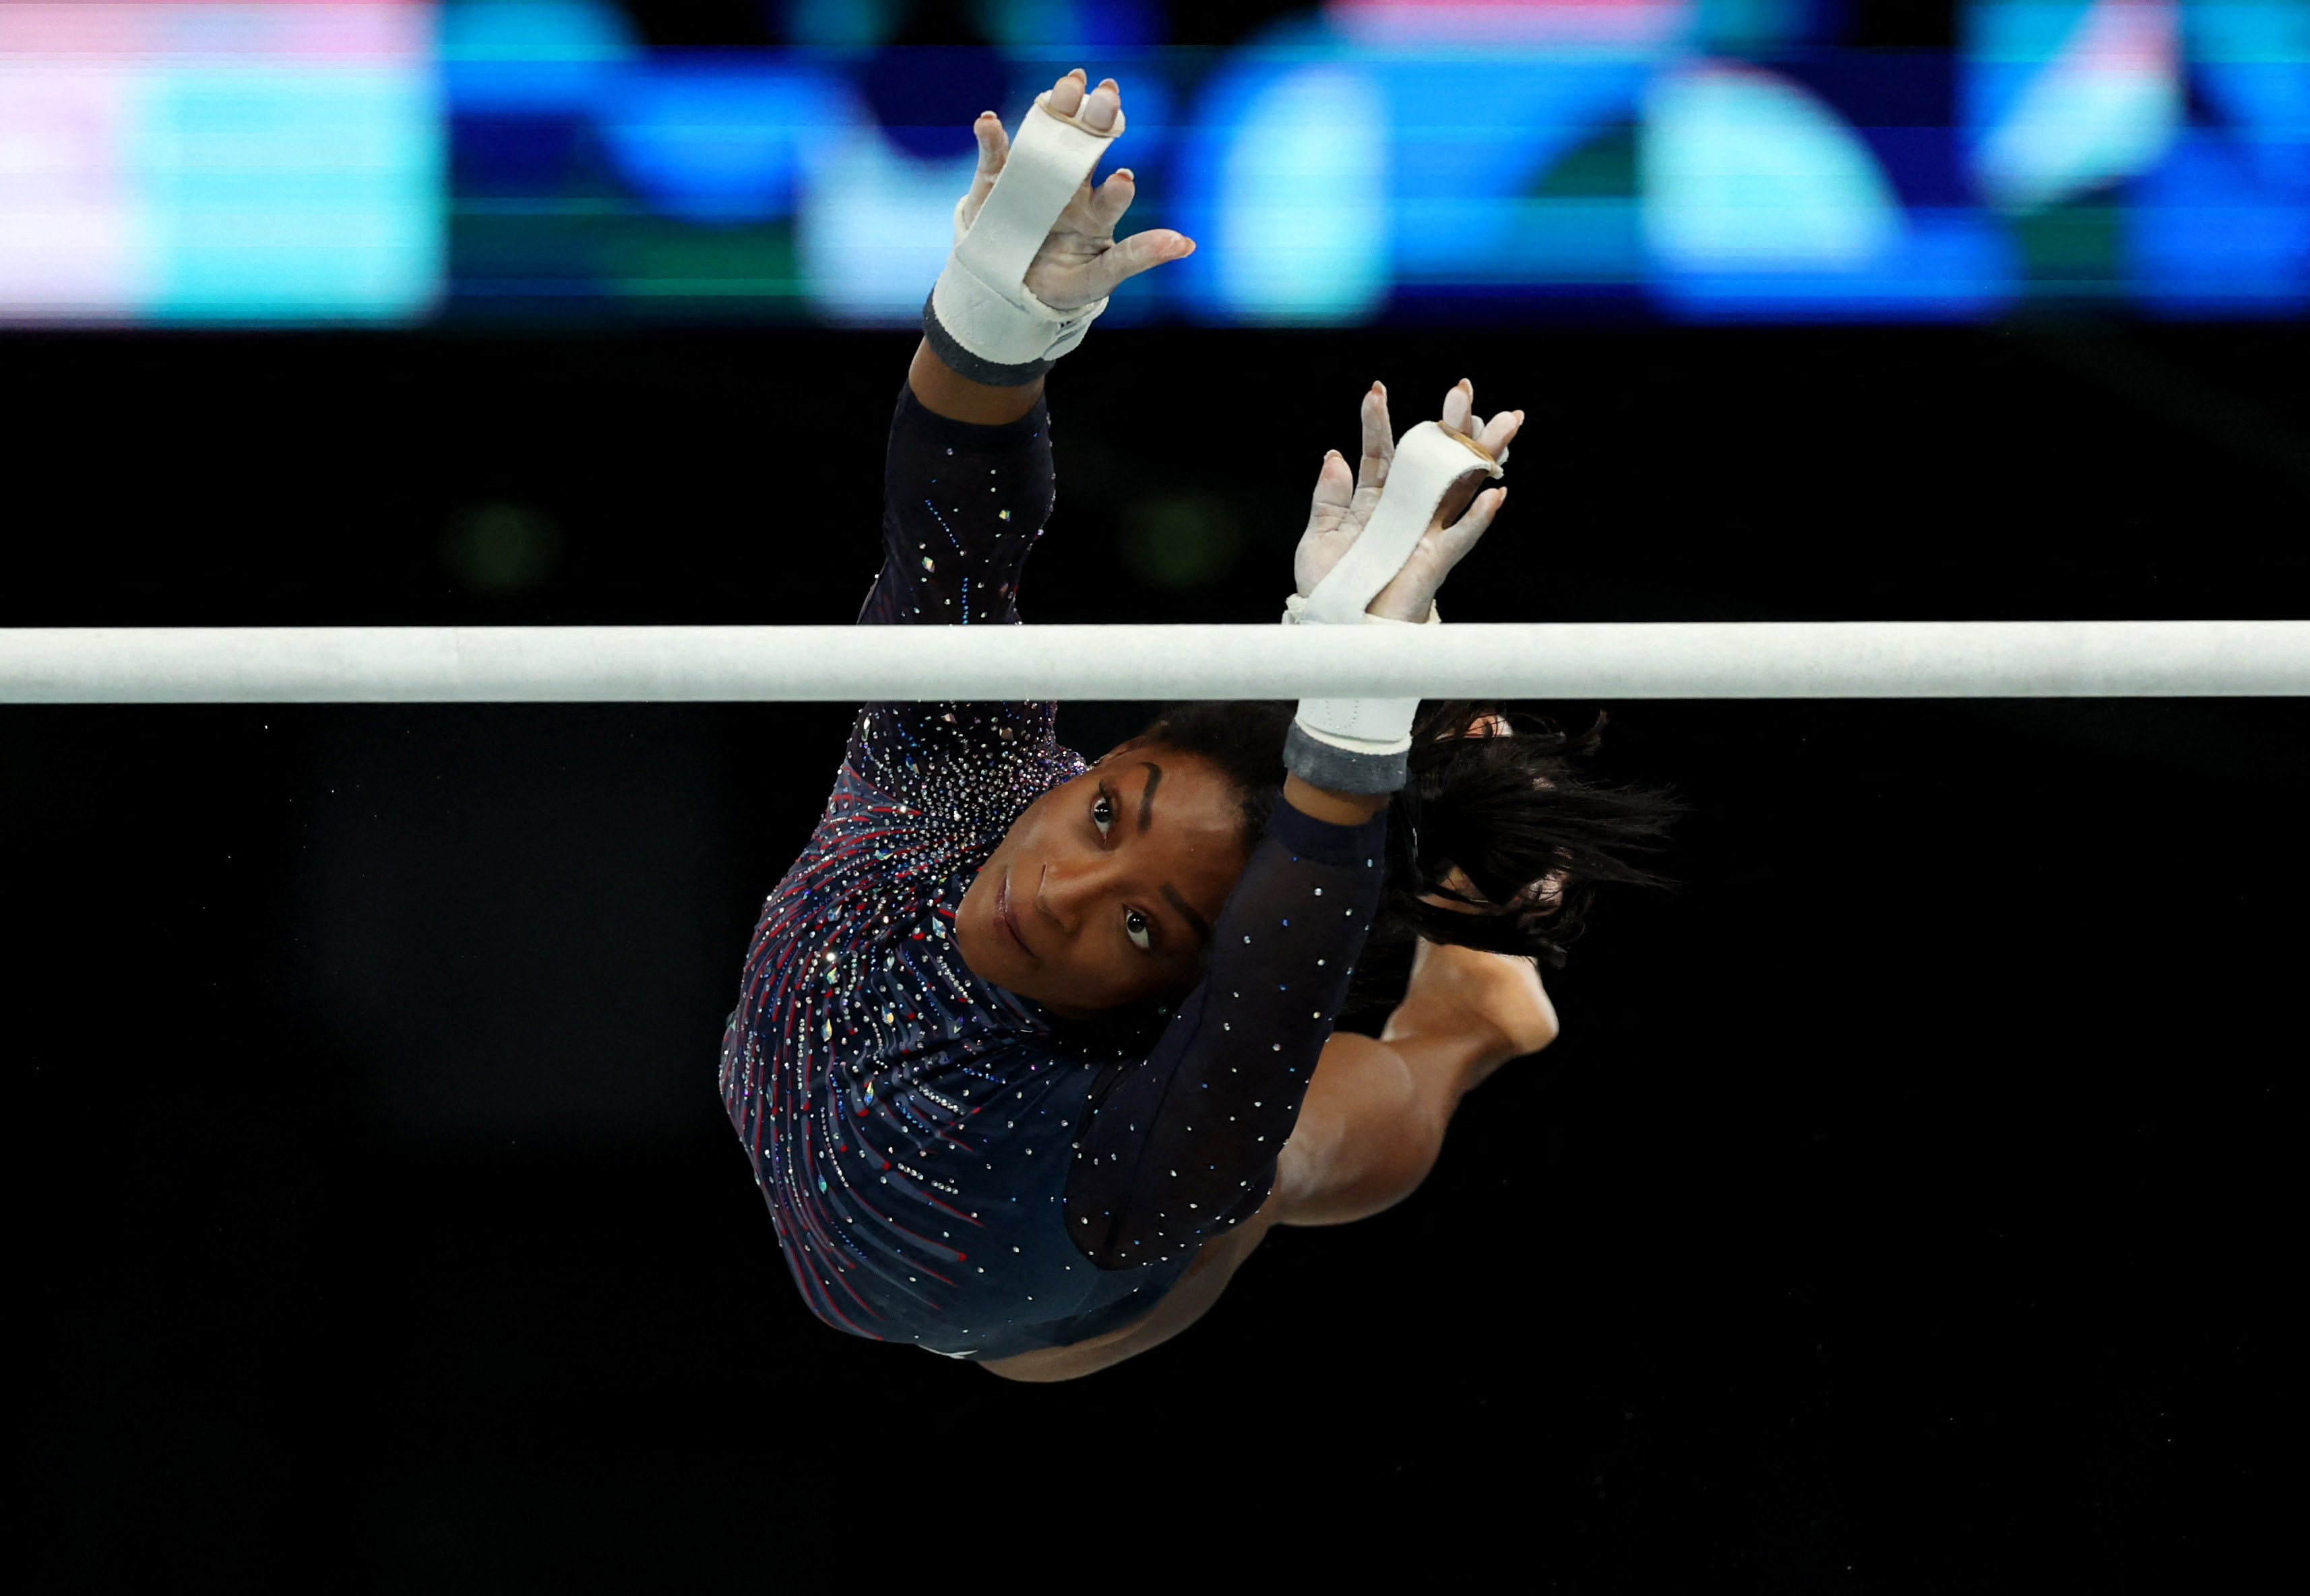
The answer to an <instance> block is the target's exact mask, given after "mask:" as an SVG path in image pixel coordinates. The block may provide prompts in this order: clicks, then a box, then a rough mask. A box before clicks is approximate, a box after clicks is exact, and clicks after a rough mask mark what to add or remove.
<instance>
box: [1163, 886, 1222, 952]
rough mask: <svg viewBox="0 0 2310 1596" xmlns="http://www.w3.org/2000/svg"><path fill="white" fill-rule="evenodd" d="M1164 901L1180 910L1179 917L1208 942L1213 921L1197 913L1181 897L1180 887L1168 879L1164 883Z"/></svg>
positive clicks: (1192, 906)
mask: <svg viewBox="0 0 2310 1596" xmlns="http://www.w3.org/2000/svg"><path fill="white" fill-rule="evenodd" d="M1163 901H1164V902H1166V903H1168V904H1169V905H1170V906H1172V907H1173V908H1175V909H1177V910H1178V911H1179V918H1180V919H1182V920H1185V922H1186V923H1187V927H1188V929H1189V930H1191V931H1193V932H1194V933H1195V935H1196V936H1197V937H1198V938H1200V939H1201V940H1202V941H1206V942H1208V941H1211V922H1210V921H1208V920H1206V919H1204V918H1203V916H1202V915H1198V914H1197V913H1195V908H1194V905H1193V904H1191V903H1189V902H1188V901H1187V900H1186V899H1185V898H1182V897H1180V896H1179V889H1177V887H1174V886H1173V885H1171V883H1170V882H1168V881H1166V882H1164V883H1163Z"/></svg>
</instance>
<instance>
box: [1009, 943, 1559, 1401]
mask: <svg viewBox="0 0 2310 1596" xmlns="http://www.w3.org/2000/svg"><path fill="white" fill-rule="evenodd" d="M1556 1034H1557V1020H1556V1010H1555V1006H1554V1005H1553V1004H1551V1003H1550V1002H1549V998H1548V993H1547V990H1546V989H1545V988H1544V987H1543V986H1542V985H1541V980H1540V975H1539V972H1538V970H1537V969H1536V968H1535V967H1533V962H1532V961H1531V960H1530V959H1528V958H1510V957H1508V956H1507V955H1503V954H1498V953H1484V952H1480V951H1478V950H1475V949H1472V948H1457V947H1438V946H1435V945H1432V944H1429V943H1426V942H1423V943H1421V944H1420V949H1419V952H1418V955H1417V957H1416V958H1414V960H1413V963H1412V973H1411V982H1410V984H1409V985H1408V987H1407V988H1406V990H1405V993H1404V997H1403V1002H1402V1003H1400V1004H1398V1005H1397V1006H1396V1009H1395V1011H1394V1013H1392V1014H1390V1015H1389V1016H1388V1020H1387V1025H1386V1027H1385V1028H1384V1029H1383V1030H1382V1031H1381V1032H1380V1034H1379V1035H1378V1036H1377V1037H1362V1036H1356V1035H1353V1034H1351V1033H1349V1032H1342V1033H1340V1034H1339V1035H1336V1036H1334V1037H1333V1038H1332V1039H1331V1040H1330V1041H1329V1042H1328V1043H1326V1044H1324V1054H1323V1057H1322V1058H1321V1059H1320V1060H1319V1061H1318V1062H1317V1063H1316V1075H1315V1079H1314V1080H1312V1081H1311V1082H1310V1083H1309V1085H1308V1089H1307V1103H1306V1106H1303V1107H1302V1108H1301V1109H1300V1111H1299V1121H1298V1125H1297V1126H1296V1127H1295V1128H1294V1129H1293V1131H1292V1132H1291V1139H1290V1141H1288V1142H1286V1143H1285V1144H1284V1147H1283V1153H1282V1157H1281V1158H1280V1159H1279V1160H1278V1166H1277V1170H1276V1180H1275V1190H1274V1191H1273V1192H1272V1193H1270V1195H1269V1197H1268V1199H1267V1201H1266V1202H1265V1203H1264V1204H1263V1205H1262V1206H1261V1208H1260V1210H1259V1212H1258V1213H1256V1214H1255V1215H1254V1216H1253V1217H1252V1218H1251V1219H1248V1220H1246V1221H1245V1222H1244V1223H1243V1224H1242V1225H1240V1226H1238V1227H1236V1228H1235V1229H1234V1230H1232V1231H1230V1232H1229V1233H1228V1234H1227V1235H1225V1236H1219V1237H1216V1238H1214V1239H1213V1240H1211V1241H1208V1242H1206V1243H1204V1244H1203V1250H1202V1251H1201V1252H1200V1253H1197V1254H1196V1256H1195V1261H1194V1263H1193V1264H1191V1265H1189V1266H1188V1269H1187V1272H1186V1273H1185V1275H1184V1276H1183V1277H1181V1279H1180V1281H1179V1283H1178V1284H1177V1286H1175V1287H1173V1288H1171V1289H1170V1291H1169V1292H1168V1293H1167V1294H1166V1295H1165V1296H1164V1298H1163V1300H1162V1301H1161V1302H1159V1303H1158V1304H1157V1305H1155V1308H1154V1310H1153V1311H1152V1312H1151V1313H1150V1314H1147V1316H1146V1317H1145V1318H1143V1319H1140V1320H1137V1321H1135V1322H1134V1323H1130V1324H1126V1325H1125V1326H1124V1327H1123V1328H1122V1329H1120V1330H1115V1331H1108V1332H1107V1333H1106V1334H1105V1335H1099V1336H1094V1337H1092V1338H1090V1340H1084V1341H1077V1342H1075V1343H1074V1344H1073V1346H1068V1347H1051V1348H1046V1349H1044V1350H1042V1351H1038V1352H1027V1353H1021V1354H1020V1355H1019V1356H1018V1357H1006V1358H1001V1359H996V1360H993V1361H989V1362H986V1363H983V1364H981V1365H980V1366H981V1367H982V1368H985V1369H986V1370H988V1371H989V1372H991V1373H993V1374H996V1375H1002V1376H1003V1378H1005V1379H1008V1380H1021V1381H1031V1382H1036V1383H1046V1382H1052V1381H1059V1380H1073V1379H1078V1378H1080V1377H1081V1376H1082V1375H1089V1374H1093V1373H1096V1372H1097V1371H1099V1370H1100V1369H1103V1368H1106V1367H1107V1366H1110V1365H1112V1364H1117V1363H1121V1362H1122V1361H1123V1360H1124V1359H1125V1358H1127V1357H1136V1356H1137V1355H1138V1354H1140V1353H1142V1352H1145V1351H1147V1350H1149V1349H1151V1348H1154V1347H1159V1346H1160V1345H1162V1344H1163V1343H1164V1342H1165V1341H1168V1340H1170V1339H1171V1338H1172V1337H1173V1336H1175V1335H1177V1334H1178V1333H1179V1332H1180V1331H1183V1330H1185V1329H1186V1328H1187V1327H1188V1326H1189V1325H1191V1324H1193V1323H1194V1322H1195V1321H1196V1320H1198V1319H1200V1318H1202V1317H1203V1314H1204V1313H1205V1312H1207V1311H1208V1310H1209V1309H1210V1307H1211V1305H1212V1304H1213V1303H1215V1302H1217V1301H1218V1300H1219V1297H1220V1292H1222V1291H1224V1290H1225V1289H1226V1288H1227V1284H1228V1282H1229V1280H1230V1279H1233V1278H1234V1277H1235V1271H1237V1270H1238V1268H1240V1267H1241V1266H1242V1264H1243V1261H1244V1260H1245V1259H1246V1258H1248V1257H1249V1256H1250V1255H1251V1254H1252V1253H1253V1252H1254V1251H1255V1249H1256V1248H1257V1247H1258V1245H1259V1244H1260V1242H1261V1241H1262V1240H1263V1239H1264V1237H1265V1236H1266V1235H1267V1232H1268V1229H1269V1228H1270V1227H1272V1226H1275V1225H1344V1224H1346V1223H1348V1222H1349V1221H1350V1220H1352V1219H1364V1218H1367V1217H1368V1216H1369V1215H1372V1214H1376V1213H1378V1212H1380V1211H1381V1210H1384V1209H1387V1208H1392V1207H1394V1205H1395V1204H1396V1203H1398V1202H1401V1201H1403V1199H1404V1198H1406V1197H1409V1196H1410V1195H1411V1193H1413V1192H1414V1191H1416V1190H1417V1189H1418V1188H1419V1185H1420V1182H1421V1181H1423V1180H1425V1179H1426V1178H1427V1177H1428V1172H1429V1170H1430V1169H1432V1168H1434V1167H1435V1165H1436V1158H1437V1153H1439V1152H1440V1151H1441V1150H1442V1149H1443V1146H1444V1132H1445V1130H1446V1127H1447V1126H1448V1125H1449V1124H1450V1123H1451V1121H1452V1114H1453V1111H1454V1110H1455V1109H1456V1108H1457V1107H1458V1106H1460V1099H1461V1098H1462V1097H1465V1096H1466V1095H1467V1094H1468V1093H1469V1092H1471V1091H1472V1090H1474V1089H1475V1088H1476V1087H1478V1086H1479V1085H1481V1083H1482V1082H1483V1081H1484V1080H1486V1079H1487V1078H1488V1077H1489V1076H1490V1075H1491V1074H1492V1072H1493V1071H1496V1070H1498V1068H1499V1067H1500V1066H1501V1065H1502V1064H1505V1063H1507V1062H1508V1061H1509V1060H1510V1059H1513V1058H1516V1057H1520V1056H1521V1055H1523V1054H1527V1053H1537V1052H1538V1051H1539V1050H1540V1049H1541V1048H1543V1047H1545V1046H1547V1045H1549V1044H1550V1042H1552V1041H1554V1040H1555V1039H1556Z"/></svg>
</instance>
